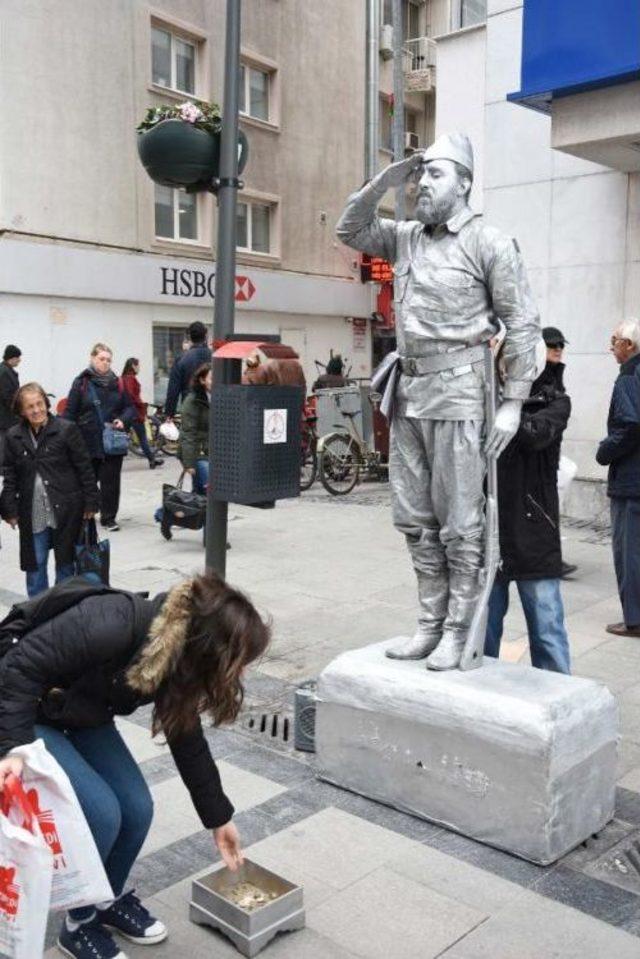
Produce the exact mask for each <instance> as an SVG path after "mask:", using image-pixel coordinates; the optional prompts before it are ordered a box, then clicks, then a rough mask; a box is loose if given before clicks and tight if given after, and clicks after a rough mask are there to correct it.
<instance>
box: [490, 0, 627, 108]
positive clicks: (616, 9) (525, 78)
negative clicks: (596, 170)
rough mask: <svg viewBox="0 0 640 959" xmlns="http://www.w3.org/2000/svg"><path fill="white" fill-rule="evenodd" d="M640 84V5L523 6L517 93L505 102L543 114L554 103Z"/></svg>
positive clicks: (559, 2)
mask: <svg viewBox="0 0 640 959" xmlns="http://www.w3.org/2000/svg"><path fill="white" fill-rule="evenodd" d="M637 79H640V0H524V16H523V36H522V77H521V85H522V89H521V90H519V91H518V92H517V93H510V94H509V96H508V98H507V99H509V100H515V101H520V102H524V103H525V104H526V105H527V106H532V107H534V108H537V109H541V110H545V111H548V109H549V104H550V103H551V100H552V99H553V97H556V96H566V95H567V94H570V93H579V92H580V91H582V90H589V89H592V88H594V87H603V86H611V85H612V84H615V83H623V82H625V81H628V80H637Z"/></svg>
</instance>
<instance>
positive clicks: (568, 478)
mask: <svg viewBox="0 0 640 959" xmlns="http://www.w3.org/2000/svg"><path fill="white" fill-rule="evenodd" d="M577 472H578V467H577V465H576V464H575V463H574V462H573V460H570V459H569V457H568V456H561V457H560V463H559V464H558V499H559V501H560V512H561V513H562V512H563V510H564V507H565V503H566V501H567V494H568V493H569V487H570V486H571V483H572V482H573V479H574V477H575V475H576V473H577Z"/></svg>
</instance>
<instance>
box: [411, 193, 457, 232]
mask: <svg viewBox="0 0 640 959" xmlns="http://www.w3.org/2000/svg"><path fill="white" fill-rule="evenodd" d="M457 199H458V197H457V194H455V193H447V194H446V195H445V196H442V197H440V199H435V198H433V199H432V198H431V197H428V196H426V195H425V194H421V195H420V196H419V197H418V201H417V203H416V218H417V219H418V220H420V222H421V223H424V225H425V226H438V225H439V224H440V223H446V222H447V220H450V219H451V216H452V215H453V211H454V208H455V205H456V201H457Z"/></svg>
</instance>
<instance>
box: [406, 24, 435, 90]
mask: <svg viewBox="0 0 640 959" xmlns="http://www.w3.org/2000/svg"><path fill="white" fill-rule="evenodd" d="M402 54H403V64H402V67H403V72H404V87H405V90H406V92H407V93H429V91H430V90H433V89H434V88H435V85H436V44H435V40H432V39H431V38H430V37H416V38H415V39H413V40H405V42H404V44H403V49H402Z"/></svg>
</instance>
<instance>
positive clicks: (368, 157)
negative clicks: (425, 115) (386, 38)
mask: <svg viewBox="0 0 640 959" xmlns="http://www.w3.org/2000/svg"><path fill="white" fill-rule="evenodd" d="M365 3H366V5H367V83H366V91H365V113H366V117H365V142H364V154H365V155H364V175H365V179H367V180H370V179H371V177H373V176H375V175H376V173H377V172H378V141H379V132H378V130H379V123H380V103H379V98H380V61H379V57H380V53H379V50H380V0H365Z"/></svg>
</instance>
